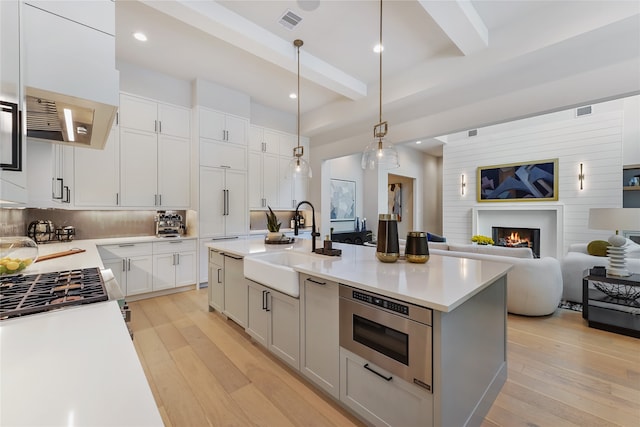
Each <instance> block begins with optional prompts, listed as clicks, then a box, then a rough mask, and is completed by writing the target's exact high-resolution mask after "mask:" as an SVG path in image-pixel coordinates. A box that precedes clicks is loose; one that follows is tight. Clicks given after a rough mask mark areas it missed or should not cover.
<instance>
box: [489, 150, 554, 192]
mask: <svg viewBox="0 0 640 427" xmlns="http://www.w3.org/2000/svg"><path fill="white" fill-rule="evenodd" d="M477 186H478V190H477V195H478V201H479V202H516V201H536V202H540V201H551V200H558V159H552V160H541V161H535V162H530V163H510V164H506V165H496V166H483V167H479V168H478V174H477Z"/></svg>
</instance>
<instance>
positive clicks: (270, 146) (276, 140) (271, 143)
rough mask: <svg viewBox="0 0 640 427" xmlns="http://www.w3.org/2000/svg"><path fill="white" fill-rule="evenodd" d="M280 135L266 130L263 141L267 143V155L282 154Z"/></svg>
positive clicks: (265, 150)
mask: <svg viewBox="0 0 640 427" xmlns="http://www.w3.org/2000/svg"><path fill="white" fill-rule="evenodd" d="M280 135H281V134H280V133H278V132H276V131H273V130H270V129H265V130H264V136H263V140H264V142H265V144H264V145H265V147H264V148H265V149H264V152H265V153H270V154H279V152H280Z"/></svg>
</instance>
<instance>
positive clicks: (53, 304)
mask: <svg viewBox="0 0 640 427" xmlns="http://www.w3.org/2000/svg"><path fill="white" fill-rule="evenodd" d="M108 299H109V295H108V293H107V290H106V288H105V284H104V280H103V278H102V274H101V273H100V269H99V268H97V267H95V268H83V269H77V270H67V271H56V272H51V273H40V274H16V275H12V276H4V277H2V278H0V320H4V319H7V318H12V317H19V316H25V315H28V314H35V313H41V312H45V311H50V310H56V309H59V308H63V307H67V306H74V305H81V304H89V303H94V302H100V301H106V300H108Z"/></svg>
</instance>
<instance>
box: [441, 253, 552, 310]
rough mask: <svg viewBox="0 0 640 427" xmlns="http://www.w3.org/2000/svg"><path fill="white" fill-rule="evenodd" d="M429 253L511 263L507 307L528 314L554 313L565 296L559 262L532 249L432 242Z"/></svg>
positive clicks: (508, 275)
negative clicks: (536, 256)
mask: <svg viewBox="0 0 640 427" xmlns="http://www.w3.org/2000/svg"><path fill="white" fill-rule="evenodd" d="M429 253H430V254H433V255H444V256H454V257H460V258H471V259H480V260H487V261H496V262H504V263H508V264H512V265H513V268H512V269H511V270H510V271H509V273H507V310H508V311H509V313H514V314H521V315H525V316H545V315H548V314H551V313H553V312H554V311H555V310H556V308H558V304H559V303H560V297H561V296H562V272H561V270H560V262H559V261H558V260H557V259H555V258H552V257H544V258H541V259H536V258H534V257H533V253H532V251H531V249H529V248H505V247H500V246H490V245H471V244H455V243H436V242H429Z"/></svg>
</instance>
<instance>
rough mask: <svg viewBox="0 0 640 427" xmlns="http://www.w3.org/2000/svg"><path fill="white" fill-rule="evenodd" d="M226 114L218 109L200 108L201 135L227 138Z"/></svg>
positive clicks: (221, 138)
mask: <svg viewBox="0 0 640 427" xmlns="http://www.w3.org/2000/svg"><path fill="white" fill-rule="evenodd" d="M225 136H226V133H225V116H224V114H222V113H218V112H217V111H212V110H207V109H205V108H201V109H200V137H201V138H209V139H215V140H217V141H224V140H225Z"/></svg>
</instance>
